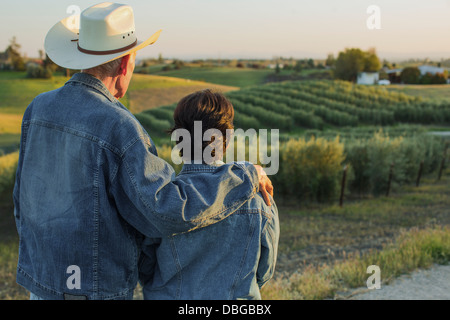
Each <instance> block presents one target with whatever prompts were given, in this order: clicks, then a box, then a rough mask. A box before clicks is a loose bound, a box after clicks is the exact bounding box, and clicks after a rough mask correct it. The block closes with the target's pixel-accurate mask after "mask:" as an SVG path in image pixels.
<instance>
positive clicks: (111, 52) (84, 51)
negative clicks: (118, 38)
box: [77, 39, 137, 56]
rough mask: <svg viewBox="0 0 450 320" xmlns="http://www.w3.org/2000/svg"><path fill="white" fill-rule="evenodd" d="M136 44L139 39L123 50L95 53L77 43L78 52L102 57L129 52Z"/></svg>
mask: <svg viewBox="0 0 450 320" xmlns="http://www.w3.org/2000/svg"><path fill="white" fill-rule="evenodd" d="M136 44H137V39H136V41H134V42H133V43H132V44H130V45H128V46H126V47H123V48H120V49H114V50H106V51H94V50H87V49H83V48H82V47H80V43H79V42H78V43H77V47H78V50H79V51H81V52H83V53H86V54H93V55H98V56H102V55H107V54H115V53H119V52H123V51H127V50H129V49H131V48H133V47H134V46H135V45H136Z"/></svg>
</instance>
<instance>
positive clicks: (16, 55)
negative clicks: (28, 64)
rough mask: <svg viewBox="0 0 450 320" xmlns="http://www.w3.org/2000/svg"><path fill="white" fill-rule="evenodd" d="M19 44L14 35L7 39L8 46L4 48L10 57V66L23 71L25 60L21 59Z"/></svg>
mask: <svg viewBox="0 0 450 320" xmlns="http://www.w3.org/2000/svg"><path fill="white" fill-rule="evenodd" d="M20 48H21V45H20V44H18V43H17V41H16V37H15V36H14V37H13V38H12V39H11V40H10V41H9V47H8V48H7V49H6V52H7V54H8V56H9V58H10V59H11V64H12V67H13V69H14V70H15V71H25V62H24V61H23V58H22V56H21V55H20V52H19V50H20Z"/></svg>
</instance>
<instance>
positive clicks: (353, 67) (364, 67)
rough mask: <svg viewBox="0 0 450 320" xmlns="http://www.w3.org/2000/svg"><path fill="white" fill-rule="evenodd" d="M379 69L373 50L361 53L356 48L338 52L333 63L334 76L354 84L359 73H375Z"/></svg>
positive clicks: (377, 59) (379, 65)
mask: <svg viewBox="0 0 450 320" xmlns="http://www.w3.org/2000/svg"><path fill="white" fill-rule="evenodd" d="M380 67H381V63H380V60H379V58H378V56H377V54H376V52H375V49H370V50H369V51H362V50H361V49H358V48H351V49H345V51H343V52H339V56H338V58H337V59H336V62H335V70H334V76H335V78H337V79H341V80H347V81H352V82H355V81H356V78H357V77H358V73H360V72H377V71H378V70H379V69H380Z"/></svg>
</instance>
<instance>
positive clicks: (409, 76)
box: [400, 67, 420, 84]
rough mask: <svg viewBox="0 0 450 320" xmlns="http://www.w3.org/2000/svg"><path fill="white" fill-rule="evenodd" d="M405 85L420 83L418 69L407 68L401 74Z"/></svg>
mask: <svg viewBox="0 0 450 320" xmlns="http://www.w3.org/2000/svg"><path fill="white" fill-rule="evenodd" d="M400 79H401V81H402V82H403V83H407V84H417V83H419V81H420V70H419V68H417V67H406V68H405V69H403V71H402V73H401V74H400Z"/></svg>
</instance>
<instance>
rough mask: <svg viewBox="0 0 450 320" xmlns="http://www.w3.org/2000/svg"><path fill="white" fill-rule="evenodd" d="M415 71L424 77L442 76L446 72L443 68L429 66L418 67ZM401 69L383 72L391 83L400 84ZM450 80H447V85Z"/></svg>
mask: <svg viewBox="0 0 450 320" xmlns="http://www.w3.org/2000/svg"><path fill="white" fill-rule="evenodd" d="M417 69H419V71H420V75H421V76H424V75H426V74H427V73H429V74H432V75H435V74H438V73H439V74H442V73H444V72H445V71H446V69H445V68H441V67H435V66H430V65H421V66H418V67H417ZM402 71H403V69H402V68H399V69H388V70H385V72H386V73H387V75H388V77H389V81H390V82H391V83H401V74H402ZM449 81H450V80H447V83H450V82H449Z"/></svg>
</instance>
